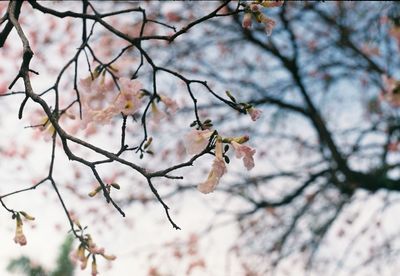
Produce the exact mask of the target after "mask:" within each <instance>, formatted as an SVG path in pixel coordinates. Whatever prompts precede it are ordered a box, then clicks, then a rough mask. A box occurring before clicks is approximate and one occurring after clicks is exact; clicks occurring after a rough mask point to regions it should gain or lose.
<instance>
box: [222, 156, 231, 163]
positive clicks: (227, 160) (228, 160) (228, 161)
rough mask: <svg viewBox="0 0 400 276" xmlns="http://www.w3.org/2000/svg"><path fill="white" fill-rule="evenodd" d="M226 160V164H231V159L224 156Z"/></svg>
mask: <svg viewBox="0 0 400 276" xmlns="http://www.w3.org/2000/svg"><path fill="white" fill-rule="evenodd" d="M224 159H225V163H226V164H229V163H230V162H231V160H230V159H229V157H228V156H226V155H225V156H224Z"/></svg>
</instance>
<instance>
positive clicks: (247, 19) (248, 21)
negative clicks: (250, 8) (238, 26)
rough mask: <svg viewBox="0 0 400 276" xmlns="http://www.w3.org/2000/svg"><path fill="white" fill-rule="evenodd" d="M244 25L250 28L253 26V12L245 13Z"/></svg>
mask: <svg viewBox="0 0 400 276" xmlns="http://www.w3.org/2000/svg"><path fill="white" fill-rule="evenodd" d="M242 27H243V28H245V29H248V28H250V27H251V13H245V14H244V16H243V20H242Z"/></svg>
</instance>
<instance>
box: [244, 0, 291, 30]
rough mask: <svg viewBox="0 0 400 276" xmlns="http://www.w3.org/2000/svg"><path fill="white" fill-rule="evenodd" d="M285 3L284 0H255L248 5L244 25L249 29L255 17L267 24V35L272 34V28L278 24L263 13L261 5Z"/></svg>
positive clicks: (271, 5)
mask: <svg viewBox="0 0 400 276" xmlns="http://www.w3.org/2000/svg"><path fill="white" fill-rule="evenodd" d="M282 5H283V1H265V0H264V1H254V2H252V3H251V4H250V5H248V6H246V11H245V14H244V16H243V20H242V27H243V28H245V29H249V28H250V27H251V26H252V21H253V18H254V19H255V20H256V21H257V22H258V23H261V24H264V26H265V32H266V33H267V35H271V34H272V30H273V29H274V28H275V26H276V22H275V20H273V19H271V18H269V17H267V16H266V15H265V14H263V13H262V11H261V7H265V8H273V7H280V6H282Z"/></svg>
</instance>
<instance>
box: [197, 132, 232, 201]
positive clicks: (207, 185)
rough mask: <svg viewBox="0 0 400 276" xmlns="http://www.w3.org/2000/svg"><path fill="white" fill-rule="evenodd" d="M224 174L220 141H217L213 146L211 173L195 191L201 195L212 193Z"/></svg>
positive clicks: (225, 170)
mask: <svg viewBox="0 0 400 276" xmlns="http://www.w3.org/2000/svg"><path fill="white" fill-rule="evenodd" d="M226 172H227V169H226V165H225V161H224V159H223V155H222V141H221V140H217V142H216V144H215V159H214V162H213V165H212V168H211V171H210V173H209V174H208V178H207V180H206V181H205V182H203V183H201V184H199V185H198V186H197V189H198V190H199V191H200V192H201V193H203V194H208V193H211V192H213V191H214V190H215V188H216V186H217V185H218V183H219V180H220V179H221V177H222V176H223V175H224V174H225V173H226Z"/></svg>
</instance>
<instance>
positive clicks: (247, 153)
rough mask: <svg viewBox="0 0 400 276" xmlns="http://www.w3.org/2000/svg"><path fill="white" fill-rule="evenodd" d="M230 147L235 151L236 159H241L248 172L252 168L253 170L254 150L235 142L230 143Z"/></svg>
mask: <svg viewBox="0 0 400 276" xmlns="http://www.w3.org/2000/svg"><path fill="white" fill-rule="evenodd" d="M231 145H232V146H233V148H234V149H235V155H236V157H237V158H243V164H244V166H245V167H246V169H247V170H249V171H250V170H251V169H252V168H254V159H253V155H254V154H255V153H256V150H255V149H253V148H251V147H249V146H246V145H243V144H239V143H237V142H235V141H231Z"/></svg>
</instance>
